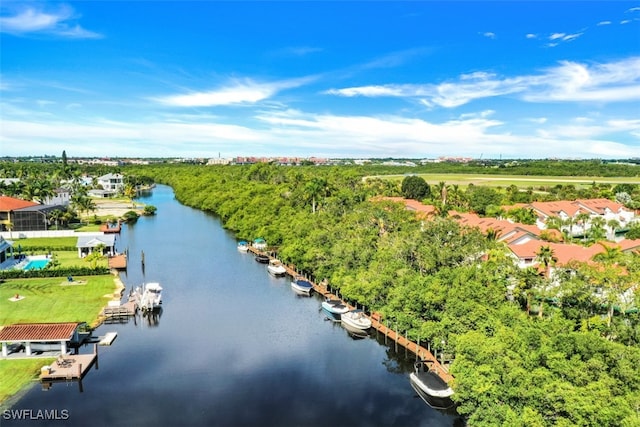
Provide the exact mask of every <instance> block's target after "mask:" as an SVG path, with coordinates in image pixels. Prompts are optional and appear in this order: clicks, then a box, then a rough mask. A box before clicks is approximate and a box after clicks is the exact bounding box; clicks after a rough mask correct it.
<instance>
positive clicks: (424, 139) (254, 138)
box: [0, 109, 640, 158]
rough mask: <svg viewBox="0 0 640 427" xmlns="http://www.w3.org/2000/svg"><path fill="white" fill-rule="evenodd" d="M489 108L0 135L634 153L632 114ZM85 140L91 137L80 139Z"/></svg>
mask: <svg viewBox="0 0 640 427" xmlns="http://www.w3.org/2000/svg"><path fill="white" fill-rule="evenodd" d="M494 115H495V112H494V111H492V110H484V111H480V112H478V113H472V114H462V115H460V116H459V117H458V118H454V119H450V120H444V121H440V122H439V121H428V120H425V119H419V118H406V117H400V116H396V115H387V116H365V115H336V114H318V113H308V112H303V111H298V110H292V109H284V110H267V111H261V112H258V113H257V114H256V115H254V117H253V119H254V120H256V121H257V122H258V123H260V124H261V125H260V126H253V127H247V126H241V125H236V124H230V123H225V122H224V119H223V118H219V117H216V116H210V115H207V119H206V120H202V119H199V118H198V117H193V116H192V115H184V116H177V115H176V116H175V117H173V119H172V120H166V118H161V119H160V118H158V119H150V120H144V121H142V120H140V121H137V120H129V121H117V120H104V119H102V120H101V119H87V120H83V122H82V123H78V122H76V121H73V120H64V119H59V118H53V119H52V118H51V117H49V118H47V117H46V116H43V115H40V118H41V119H40V120H37V121H34V120H33V117H34V116H33V115H32V114H29V115H22V116H15V117H13V118H7V119H6V120H4V121H3V127H2V130H1V131H0V132H1V133H0V135H1V136H2V139H3V140H4V141H6V142H7V147H18V146H19V145H20V144H24V143H26V142H29V144H30V147H32V149H33V150H36V151H39V152H48V149H47V147H48V146H49V145H55V144H61V143H64V144H65V147H67V151H68V152H69V151H70V150H73V152H75V153H77V154H78V155H100V154H102V153H104V151H105V150H106V149H107V148H105V147H109V146H113V147H117V151H118V152H119V153H120V154H121V155H123V156H127V155H137V153H139V152H140V151H141V150H144V151H145V152H157V153H160V152H161V153H163V155H165V156H171V155H176V156H182V157H185V156H207V155H211V153H217V152H219V151H222V152H223V153H225V155H227V156H232V155H243V154H246V152H245V151H244V150H246V147H247V144H251V147H252V153H253V154H255V155H284V154H288V155H297V154H298V153H304V152H308V151H309V150H311V151H313V152H314V153H316V155H320V156H327V157H361V156H366V157H393V156H394V155H397V153H403V154H404V155H406V156H409V157H422V156H425V154H426V153H429V155H435V156H438V155H447V154H451V147H453V146H455V147H456V153H459V155H469V156H477V155H479V154H480V153H485V155H488V156H491V155H495V156H497V155H500V154H502V155H505V156H517V157H534V158H539V157H544V156H562V155H567V156H568V155H571V156H583V157H618V158H620V157H629V156H636V155H640V147H638V145H637V144H636V145H625V144H622V143H620V142H616V141H615V138H611V135H615V134H617V133H619V132H626V133H633V132H638V128H639V126H640V123H639V122H640V121H639V120H638V119H630V120H625V119H616V120H602V121H593V122H591V121H589V122H582V121H581V120H578V119H576V120H574V121H569V122H568V124H567V125H562V126H549V125H548V124H547V123H544V128H543V129H539V130H537V131H536V128H535V127H534V129H529V128H527V129H526V130H524V131H523V132H521V133H517V132H514V131H513V130H512V129H510V128H509V127H507V126H505V123H504V122H503V121H502V120H499V119H495V118H492V117H493V116H494ZM542 122H543V121H542V120H540V121H539V122H538V123H542ZM534 126H537V124H534ZM87 140H92V141H94V142H95V144H86V141H87ZM560 147H561V149H560ZM7 154H9V155H11V154H12V153H7Z"/></svg>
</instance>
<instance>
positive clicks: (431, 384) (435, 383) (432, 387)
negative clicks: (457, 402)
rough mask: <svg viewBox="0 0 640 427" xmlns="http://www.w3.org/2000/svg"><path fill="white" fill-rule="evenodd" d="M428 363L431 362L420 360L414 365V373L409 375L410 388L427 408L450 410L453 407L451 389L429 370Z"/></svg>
mask: <svg viewBox="0 0 640 427" xmlns="http://www.w3.org/2000/svg"><path fill="white" fill-rule="evenodd" d="M430 363H433V362H430V361H427V360H420V361H418V362H416V363H415V364H414V369H415V372H412V373H411V374H409V380H410V382H411V387H413V389H414V390H415V391H416V392H417V393H418V396H420V398H422V400H424V401H425V403H427V404H428V405H429V406H431V407H433V408H436V409H447V408H450V407H452V406H453V401H452V400H451V396H453V389H451V387H449V385H448V384H447V383H446V382H445V381H444V380H443V379H442V378H440V376H439V375H438V374H437V373H436V372H435V371H433V369H431V368H430V366H429V364H430Z"/></svg>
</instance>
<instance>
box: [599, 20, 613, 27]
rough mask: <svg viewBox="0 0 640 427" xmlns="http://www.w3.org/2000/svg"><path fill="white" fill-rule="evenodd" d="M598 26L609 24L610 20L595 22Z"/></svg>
mask: <svg viewBox="0 0 640 427" xmlns="http://www.w3.org/2000/svg"><path fill="white" fill-rule="evenodd" d="M596 25H597V26H598V27H601V26H603V25H611V21H600V22H598V23H597V24H596Z"/></svg>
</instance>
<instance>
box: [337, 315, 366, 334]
mask: <svg viewBox="0 0 640 427" xmlns="http://www.w3.org/2000/svg"><path fill="white" fill-rule="evenodd" d="M340 319H341V320H342V324H343V325H345V326H347V327H350V328H354V329H358V330H361V331H366V330H367V329H369V328H370V327H371V320H370V319H369V318H368V317H367V316H366V315H365V314H364V312H363V311H362V310H351V311H347V312H346V313H344V314H341V315H340Z"/></svg>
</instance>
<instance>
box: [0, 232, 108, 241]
mask: <svg viewBox="0 0 640 427" xmlns="http://www.w3.org/2000/svg"><path fill="white" fill-rule="evenodd" d="M102 234H104V233H103V232H101V231H73V230H39V231H11V232H9V231H2V232H0V236H2V237H4V239H5V240H17V239H25V238H29V237H70V236H71V237H73V236H76V237H77V236H89V235H91V236H96V235H102Z"/></svg>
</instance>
